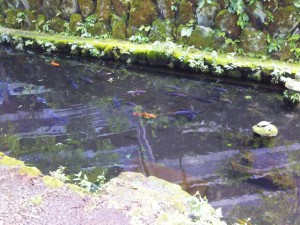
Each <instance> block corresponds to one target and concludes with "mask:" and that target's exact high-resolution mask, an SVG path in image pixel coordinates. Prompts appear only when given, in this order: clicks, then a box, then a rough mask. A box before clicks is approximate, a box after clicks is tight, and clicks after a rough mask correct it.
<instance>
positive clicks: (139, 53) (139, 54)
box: [133, 49, 147, 64]
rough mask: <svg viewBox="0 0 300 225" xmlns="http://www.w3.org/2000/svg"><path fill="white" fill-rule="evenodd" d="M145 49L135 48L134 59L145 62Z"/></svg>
mask: <svg viewBox="0 0 300 225" xmlns="http://www.w3.org/2000/svg"><path fill="white" fill-rule="evenodd" d="M146 55H147V51H146V50H145V49H135V50H134V51H133V57H134V61H137V62H139V63H142V64H145V63H146V62H147V57H146Z"/></svg>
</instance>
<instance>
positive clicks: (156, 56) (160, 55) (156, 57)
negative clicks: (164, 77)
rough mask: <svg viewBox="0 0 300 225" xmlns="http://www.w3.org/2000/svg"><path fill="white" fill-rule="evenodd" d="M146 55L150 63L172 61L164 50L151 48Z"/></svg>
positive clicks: (160, 63) (161, 63)
mask: <svg viewBox="0 0 300 225" xmlns="http://www.w3.org/2000/svg"><path fill="white" fill-rule="evenodd" d="M146 56H147V62H148V63H149V64H150V65H166V64H167V63H168V62H169V61H170V58H169V57H168V56H167V55H166V53H165V52H164V51H155V50H150V51H147V54H146Z"/></svg>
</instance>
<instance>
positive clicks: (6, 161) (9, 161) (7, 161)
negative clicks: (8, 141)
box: [0, 155, 25, 167]
mask: <svg viewBox="0 0 300 225" xmlns="http://www.w3.org/2000/svg"><path fill="white" fill-rule="evenodd" d="M0 165H2V166H11V167H18V166H21V167H23V166H25V164H24V162H22V161H20V160H17V159H14V158H11V157H9V156H6V155H4V156H2V157H1V159H0Z"/></svg>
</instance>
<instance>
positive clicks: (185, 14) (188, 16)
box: [176, 0, 194, 24]
mask: <svg viewBox="0 0 300 225" xmlns="http://www.w3.org/2000/svg"><path fill="white" fill-rule="evenodd" d="M192 19H194V12H193V4H192V3H191V2H189V1H187V0H183V1H181V3H180V5H179V6H178V11H177V18H176V22H177V23H178V24H187V23H188V22H189V21H190V20H192Z"/></svg>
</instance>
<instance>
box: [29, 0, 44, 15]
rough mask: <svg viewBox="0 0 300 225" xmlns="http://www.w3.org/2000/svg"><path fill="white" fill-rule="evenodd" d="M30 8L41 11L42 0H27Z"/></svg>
mask: <svg viewBox="0 0 300 225" xmlns="http://www.w3.org/2000/svg"><path fill="white" fill-rule="evenodd" d="M27 2H28V4H29V9H30V10H35V11H36V12H37V13H40V12H42V7H43V0H27Z"/></svg>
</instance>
